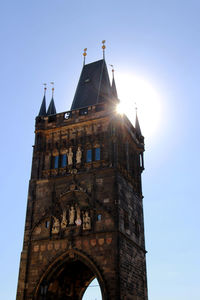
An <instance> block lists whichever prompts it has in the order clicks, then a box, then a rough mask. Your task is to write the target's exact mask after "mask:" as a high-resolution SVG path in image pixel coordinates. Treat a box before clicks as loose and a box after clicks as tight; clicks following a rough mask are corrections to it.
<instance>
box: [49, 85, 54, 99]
mask: <svg viewBox="0 0 200 300" xmlns="http://www.w3.org/2000/svg"><path fill="white" fill-rule="evenodd" d="M50 84H51V85H52V98H53V96H54V82H53V81H52V82H50Z"/></svg>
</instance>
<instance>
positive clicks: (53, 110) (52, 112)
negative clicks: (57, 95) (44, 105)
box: [47, 97, 56, 116]
mask: <svg viewBox="0 0 200 300" xmlns="http://www.w3.org/2000/svg"><path fill="white" fill-rule="evenodd" d="M55 114H56V107H55V104H54V100H53V97H52V98H51V102H50V104H49V107H48V110H47V115H48V116H49V115H55Z"/></svg>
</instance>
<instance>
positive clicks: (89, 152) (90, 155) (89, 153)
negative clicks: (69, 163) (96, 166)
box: [86, 149, 92, 162]
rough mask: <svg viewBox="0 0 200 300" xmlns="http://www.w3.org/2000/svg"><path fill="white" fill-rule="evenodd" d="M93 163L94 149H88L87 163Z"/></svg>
mask: <svg viewBox="0 0 200 300" xmlns="http://www.w3.org/2000/svg"><path fill="white" fill-rule="evenodd" d="M91 161H92V149H87V151H86V162H91Z"/></svg>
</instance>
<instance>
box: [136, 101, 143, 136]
mask: <svg viewBox="0 0 200 300" xmlns="http://www.w3.org/2000/svg"><path fill="white" fill-rule="evenodd" d="M135 104H136V103H135ZM135 130H136V132H137V134H138V135H139V136H141V135H142V132H141V129H140V123H139V120H138V115H137V106H135Z"/></svg>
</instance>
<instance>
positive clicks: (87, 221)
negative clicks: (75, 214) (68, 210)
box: [83, 211, 91, 230]
mask: <svg viewBox="0 0 200 300" xmlns="http://www.w3.org/2000/svg"><path fill="white" fill-rule="evenodd" d="M88 229H91V218H90V216H89V213H88V211H86V212H85V213H84V214H83V230H88Z"/></svg>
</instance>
